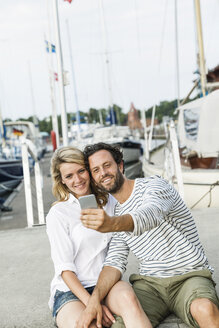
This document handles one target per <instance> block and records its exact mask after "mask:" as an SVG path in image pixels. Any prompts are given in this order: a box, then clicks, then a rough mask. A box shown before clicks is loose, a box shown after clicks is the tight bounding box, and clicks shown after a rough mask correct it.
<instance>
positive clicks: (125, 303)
mask: <svg viewBox="0 0 219 328" xmlns="http://www.w3.org/2000/svg"><path fill="white" fill-rule="evenodd" d="M51 174H52V179H53V194H54V196H55V197H56V198H57V201H56V202H55V204H54V206H53V207H52V208H51V209H50V211H49V213H48V215H47V218H46V220H47V234H48V237H49V241H50V245H51V256H52V260H53V262H54V267H55V276H54V278H53V280H52V283H51V297H50V301H49V306H50V308H51V309H52V310H53V317H54V318H55V320H56V324H57V326H58V327H59V328H68V327H69V328H70V327H71V328H72V327H74V325H75V323H76V322H77V320H78V318H79V317H80V314H81V313H82V311H83V310H84V309H85V307H86V304H87V302H88V299H89V297H90V294H91V293H92V291H93V289H94V287H95V284H96V282H97V279H98V276H99V273H100V271H101V269H102V265H103V261H104V258H105V255H106V252H107V246H108V243H109V241H110V238H111V234H110V233H107V234H102V233H100V232H97V231H95V230H92V229H87V228H85V227H84V226H83V225H82V223H81V221H80V211H81V208H80V204H79V201H78V198H79V197H81V196H85V195H88V194H90V193H93V194H95V196H96V200H97V203H98V206H99V207H102V206H103V207H104V209H105V210H106V212H107V213H108V214H109V215H113V210H114V205H115V200H114V198H113V197H112V196H110V195H107V194H104V193H102V192H101V193H100V192H99V191H98V190H96V189H95V187H94V185H93V184H92V182H90V177H89V173H88V171H87V170H86V169H85V166H84V158H83V153H82V152H81V151H80V150H78V149H76V148H74V147H62V148H59V149H58V150H56V152H55V153H54V155H53V157H52V160H51ZM106 302H108V303H109V304H111V303H112V304H113V306H112V307H111V309H110V311H112V312H113V313H115V314H117V315H119V316H121V317H122V318H123V320H124V322H125V326H126V327H130V328H131V327H152V326H151V324H150V323H149V321H148V319H147V317H146V315H145V313H144V312H143V310H142V308H141V306H140V304H139V302H138V300H137V298H136V296H135V294H134V292H133V290H132V288H131V286H130V285H129V284H128V283H126V282H123V281H120V282H118V283H117V284H116V285H115V286H114V287H113V288H112V289H111V291H110V292H109V294H108V295H107V297H106ZM127 307H128V310H127ZM102 308H103V325H104V326H106V327H110V326H111V324H112V322H114V321H115V319H114V317H113V316H112V314H111V312H110V311H109V309H108V308H107V307H106V306H105V305H102ZM93 327H96V325H95V323H92V324H91V325H90V328H93ZM113 327H119V326H117V323H115V324H113Z"/></svg>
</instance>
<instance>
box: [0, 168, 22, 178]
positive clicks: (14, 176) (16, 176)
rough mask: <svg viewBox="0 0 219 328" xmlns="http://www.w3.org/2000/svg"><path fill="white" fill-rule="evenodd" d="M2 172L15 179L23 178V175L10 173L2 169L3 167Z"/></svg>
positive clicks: (0, 171)
mask: <svg viewBox="0 0 219 328" xmlns="http://www.w3.org/2000/svg"><path fill="white" fill-rule="evenodd" d="M0 174H2V175H3V176H5V177H8V178H12V179H15V180H21V179H23V175H13V174H10V173H8V172H6V171H4V170H2V169H0Z"/></svg>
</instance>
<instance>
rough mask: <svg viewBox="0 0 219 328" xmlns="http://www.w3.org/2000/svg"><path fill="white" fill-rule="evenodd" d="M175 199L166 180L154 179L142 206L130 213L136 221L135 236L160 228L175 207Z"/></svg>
mask: <svg viewBox="0 0 219 328" xmlns="http://www.w3.org/2000/svg"><path fill="white" fill-rule="evenodd" d="M136 197H138V196H137V195H136ZM139 197H141V195H140V196H139ZM175 198H176V195H175V192H174V189H173V187H172V186H171V185H170V184H169V183H168V182H167V181H166V180H164V179H162V178H158V177H156V178H155V179H152V180H151V181H150V182H149V183H148V186H147V188H146V190H145V193H144V195H143V203H142V205H141V206H140V207H138V208H137V209H134V210H132V211H131V212H129V214H130V215H131V216H132V218H133V221H134V230H133V236H139V235H141V234H142V233H144V232H145V231H150V230H152V229H154V228H156V227H157V226H159V225H160V224H161V223H162V221H163V220H164V218H165V216H166V215H167V214H168V213H169V212H170V210H171V209H172V207H173V206H174V202H175Z"/></svg>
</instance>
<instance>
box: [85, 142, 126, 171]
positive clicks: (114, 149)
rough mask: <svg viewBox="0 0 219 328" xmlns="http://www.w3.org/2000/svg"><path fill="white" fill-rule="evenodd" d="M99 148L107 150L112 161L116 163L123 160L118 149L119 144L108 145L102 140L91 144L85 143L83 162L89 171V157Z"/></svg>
mask: <svg viewBox="0 0 219 328" xmlns="http://www.w3.org/2000/svg"><path fill="white" fill-rule="evenodd" d="M99 150H107V151H108V152H109V153H110V154H111V155H112V157H113V159H114V161H115V162H116V164H120V163H122V162H123V153H122V151H121V150H120V148H119V146H117V145H110V144H106V143H104V142H98V143H96V144H93V145H87V146H86V147H85V148H84V162H85V167H86V169H87V170H88V171H89V172H90V169H89V161H88V159H89V157H90V156H91V155H93V154H94V153H96V152H97V151H99Z"/></svg>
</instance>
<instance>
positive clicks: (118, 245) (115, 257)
mask: <svg viewBox="0 0 219 328" xmlns="http://www.w3.org/2000/svg"><path fill="white" fill-rule="evenodd" d="M128 255H129V246H128V245H127V243H126V242H125V240H124V238H122V237H121V233H114V234H113V237H112V239H111V241H110V244H109V249H108V252H107V256H106V259H105V261H104V264H103V265H104V266H111V267H113V268H115V269H117V270H119V271H120V272H121V274H122V275H123V273H124V272H125V270H126V265H127V262H128V260H127V258H128Z"/></svg>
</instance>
